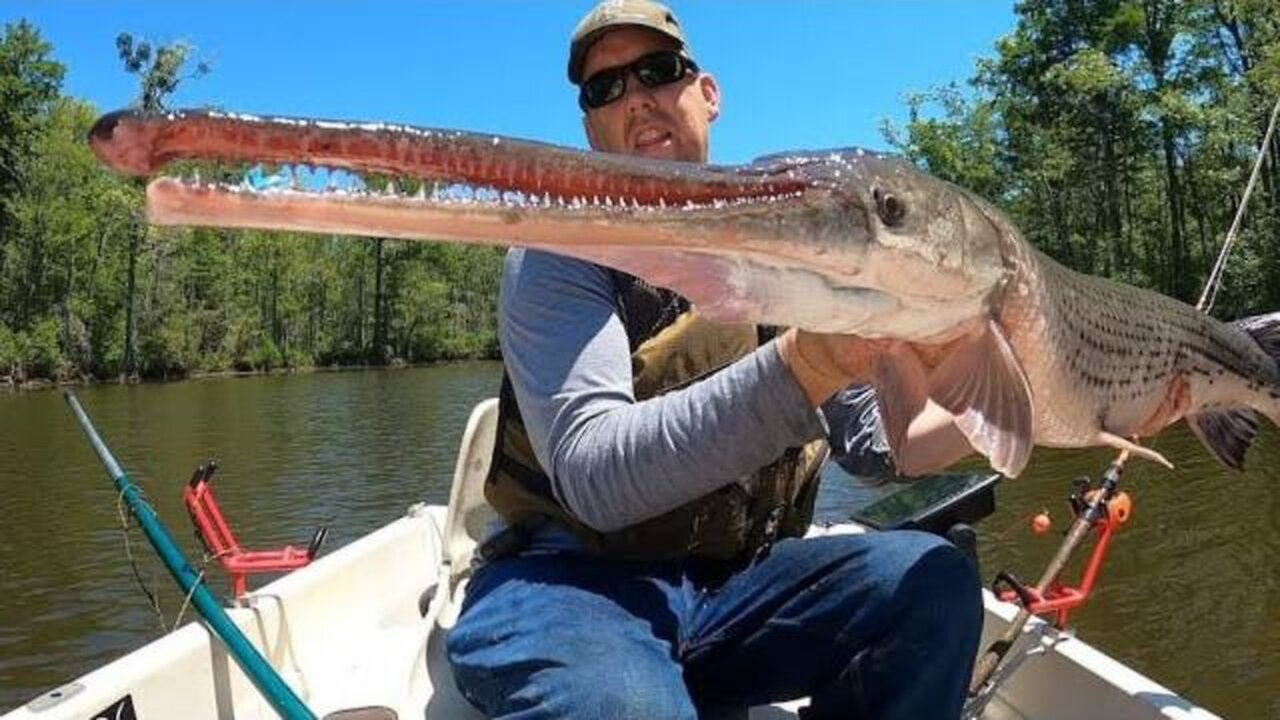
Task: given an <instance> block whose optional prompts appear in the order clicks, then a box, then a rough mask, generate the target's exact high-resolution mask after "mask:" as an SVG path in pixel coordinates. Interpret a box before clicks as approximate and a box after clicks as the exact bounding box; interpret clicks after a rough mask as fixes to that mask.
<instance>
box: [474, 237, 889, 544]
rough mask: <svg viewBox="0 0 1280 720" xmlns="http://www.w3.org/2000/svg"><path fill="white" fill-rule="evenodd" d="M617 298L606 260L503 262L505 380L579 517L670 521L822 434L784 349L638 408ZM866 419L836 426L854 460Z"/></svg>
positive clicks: (602, 522)
mask: <svg viewBox="0 0 1280 720" xmlns="http://www.w3.org/2000/svg"><path fill="white" fill-rule="evenodd" d="M615 303H616V294H615V289H614V284H613V278H612V276H611V275H610V274H609V273H608V272H607V271H606V270H604V269H603V268H600V267H599V266H596V265H593V264H591V263H587V262H583V261H579V260H573V259H571V258H565V257H561V256H558V255H553V254H550V253H545V252H540V251H535V250H521V249H513V250H511V251H510V252H509V253H508V255H507V260H506V267H505V270H504V275H503V282H502V293H501V309H500V314H499V341H500V343H501V345H502V352H503V357H504V358H505V362H506V367H507V372H508V374H509V376H510V378H511V385H512V388H513V390H514V391H515V395H516V399H517V401H518V402H519V404H520V411H521V414H522V416H523V419H524V423H525V427H526V428H527V430H528V433H529V440H530V442H531V443H532V446H533V450H534V453H535V455H536V456H537V458H538V461H539V462H540V463H541V465H542V467H543V469H544V470H545V471H546V472H547V474H548V475H549V476H550V478H551V485H552V489H553V491H554V492H555V493H556V496H557V499H558V500H559V501H560V502H561V503H562V504H563V505H564V506H565V507H566V508H567V509H569V511H570V512H572V513H573V514H574V515H575V516H576V517H578V518H579V519H580V520H582V522H584V523H586V524H587V525H589V526H591V527H593V528H595V529H597V530H600V531H602V532H608V531H612V530H617V529H619V528H623V527H626V526H628V525H632V524H634V523H636V522H640V521H642V520H646V519H648V518H651V517H655V516H657V515H661V514H662V513H664V512H667V511H668V510H672V509H674V508H676V507H679V506H680V505H682V504H684V503H686V502H688V501H690V500H693V499H695V498H698V497H701V496H702V495H706V494H707V493H709V492H711V491H713V490H716V489H717V488H719V487H722V486H723V485H725V484H728V483H730V482H735V481H739V480H741V479H743V478H746V477H748V476H750V475H751V474H752V473H754V472H755V471H756V470H757V469H759V468H760V467H761V466H763V465H764V464H766V463H768V462H770V461H771V460H773V459H774V458H776V457H777V456H778V455H779V454H781V453H782V451H783V450H784V449H786V448H787V447H791V446H795V445H799V444H802V443H804V442H807V441H809V440H812V439H814V438H817V437H820V436H821V435H822V434H823V432H824V431H825V429H826V427H825V424H824V422H823V417H822V415H821V413H819V412H818V411H815V410H814V409H812V408H811V407H809V404H808V401H807V399H806V398H805V395H804V392H803V391H802V390H801V388H800V386H799V385H798V384H797V383H796V381H795V378H794V377H793V376H792V374H791V372H790V370H789V369H788V368H787V367H786V365H785V364H784V363H783V362H782V358H781V357H780V356H779V354H778V350H777V348H776V346H775V345H774V343H767V344H765V345H762V346H761V347H760V348H758V349H757V350H756V351H754V352H752V353H751V354H749V355H747V356H745V357H743V358H742V359H740V360H739V361H737V362H735V363H734V364H732V365H730V366H729V367H727V368H725V369H724V370H722V371H720V372H718V373H715V374H714V375H712V376H711V377H709V378H707V379H705V380H703V381H700V382H697V383H693V384H692V385H689V386H688V387H685V388H682V389H680V390H676V391H672V392H669V393H666V394H663V395H660V396H658V397H655V398H651V399H648V400H645V401H643V402H636V400H635V397H634V395H633V391H632V375H631V351H630V348H629V345H628V342H627V335H626V330H625V328H624V326H623V323H622V320H621V319H620V318H619V316H618V314H617V307H616V304H615ZM865 394H866V393H865V391H863V392H862V395H865ZM855 402H861V403H862V404H864V405H865V399H864V400H855ZM863 414H864V413H862V412H860V411H859V412H852V413H845V416H847V417H852V419H853V422H849V423H844V425H847V426H848V427H847V428H845V427H842V428H837V430H838V431H839V432H838V433H837V434H838V435H839V436H840V437H844V438H846V440H839V439H837V442H836V443H833V445H834V446H835V447H836V450H837V453H839V452H840V451H841V450H845V449H848V448H849V446H850V445H855V446H856V447H857V448H864V447H865V448H868V451H869V453H870V454H869V455H867V453H859V452H855V456H859V457H860V456H863V455H867V456H868V457H870V458H871V459H872V461H873V462H874V461H875V459H876V458H874V457H871V456H875V455H877V453H876V451H875V450H874V449H872V448H871V447H870V443H868V442H863V441H862V440H857V439H856V438H863V437H864V436H866V433H865V432H863V431H862V430H860V429H858V426H860V418H861V416H862V415H863ZM868 437H869V436H868ZM851 438H852V439H851Z"/></svg>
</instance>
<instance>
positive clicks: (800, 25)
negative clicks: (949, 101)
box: [0, 0, 1014, 162]
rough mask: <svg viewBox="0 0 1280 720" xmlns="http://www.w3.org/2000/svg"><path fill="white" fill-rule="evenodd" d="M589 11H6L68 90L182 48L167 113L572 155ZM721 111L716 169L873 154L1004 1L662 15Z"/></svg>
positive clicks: (997, 25) (722, 6) (108, 80)
mask: <svg viewBox="0 0 1280 720" xmlns="http://www.w3.org/2000/svg"><path fill="white" fill-rule="evenodd" d="M592 4H593V3H592V2H590V1H589V0H588V1H585V2H583V1H578V0H574V1H573V2H568V1H563V2H561V1H558V0H557V1H555V2H551V1H549V0H538V1H537V2H534V1H533V0H524V1H521V2H516V1H515V0H504V1H503V2H479V1H476V0H468V1H466V2H463V1H461V0H455V1H454V2H413V3H409V2H398V3H392V2H375V1H366V2H360V3H357V2H337V1H330V2H322V1H320V0H310V1H308V2H302V1H301V0H278V1H271V2H264V1H262V0H259V1H258V2H241V1H238V0H237V1H224V0H218V1H216V2H200V3H195V2H163V3H160V2H155V3H151V2H147V3H144V2H123V1H122V2H112V3H98V2H72V1H70V0H65V1H58V0H46V1H44V2H25V1H20V0H4V2H2V3H0V20H2V21H3V22H13V21H15V20H17V19H19V18H26V19H28V20H30V21H31V22H33V23H34V24H35V25H36V26H37V27H38V28H40V31H41V33H42V35H43V36H44V38H45V39H46V40H48V41H49V42H50V43H52V44H53V46H54V55H55V57H56V58H57V59H58V60H59V61H61V62H62V63H63V64H65V65H66V66H67V78H66V82H65V84H64V91H65V92H67V93H68V94H71V95H76V96H78V97H83V98H85V99H87V100H89V101H91V102H93V103H94V104H95V105H97V106H98V107H99V108H101V109H103V110H106V109H114V108H117V107H121V106H124V105H127V104H128V103H129V102H130V101H131V100H132V99H133V97H134V96H135V94H136V81H135V79H134V78H133V77H132V76H129V75H126V74H125V72H124V71H123V69H122V68H121V64H120V62H119V60H118V59H117V58H116V56H115V46H114V41H115V37H116V35H117V34H118V33H120V32H130V33H133V34H134V35H135V36H136V37H145V38H146V39H149V40H151V41H153V42H160V43H164V42H171V41H175V40H183V41H186V42H188V43H190V44H192V45H194V46H195V47H196V48H197V54H198V56H199V57H201V58H204V59H207V60H209V61H210V62H211V64H212V66H213V69H212V72H211V73H210V74H208V75H207V76H205V77H203V78H200V79H198V80H195V81H191V82H189V83H187V84H186V86H185V87H183V88H182V89H180V90H179V92H178V94H177V95H176V97H175V98H174V99H173V100H171V101H170V105H171V106H173V107H185V106H203V105H214V106H220V107H223V108H226V109H229V110H237V111H245V112H255V113H270V114H284V115H303V116H311V117H328V118H340V119H353V120H354V119H358V120H386V121H395V122H403V123H409V124H414V125H426V126H435V127H456V128H465V129H469V130H480V131H491V132H498V133H503V134H508V135H517V136H521V137H527V138H533V139H538V140H543V141H547V142H555V143H560V144H565V145H572V146H578V147H581V146H583V145H584V141H583V139H582V130H581V121H580V114H579V111H578V109H577V105H576V103H575V100H574V98H575V94H574V89H573V88H572V87H571V86H570V85H569V84H568V81H567V80H566V79H565V76H564V64H565V54H566V51H567V46H568V36H569V34H570V32H571V30H572V28H573V26H574V24H575V23H576V22H577V20H578V19H579V17H581V15H582V14H583V13H585V12H586V10H587V9H589V8H590V7H591V5H592ZM672 5H673V8H674V9H675V11H676V13H677V14H678V15H679V16H680V18H681V20H682V22H683V23H684V26H685V28H686V31H687V32H688V33H689V36H690V40H691V43H692V45H693V49H694V53H695V56H696V57H697V59H698V60H699V61H700V63H701V64H702V65H703V67H704V69H707V70H709V71H711V72H713V73H714V74H715V75H716V76H717V77H718V78H719V80H720V85H721V90H722V93H723V96H724V113H723V116H722V117H721V119H720V120H719V122H717V124H716V127H715V129H714V130H713V135H712V160H713V161H716V162H740V161H745V160H748V159H750V158H752V157H755V156H758V155H763V154H766V153H769V152H775V151H779V150H785V149H791V148H819V147H837V146H848V145H862V146H868V147H882V146H883V145H884V142H883V140H882V138H881V136H880V132H879V130H878V126H879V123H880V121H881V120H882V119H884V118H891V119H901V118H902V117H903V115H904V113H903V108H904V102H903V96H904V94H905V93H908V92H911V91H915V90H924V89H927V88H929V87H931V86H934V85H937V84H940V83H944V82H947V81H950V80H960V81H963V80H965V79H966V78H968V77H969V76H970V74H971V73H972V69H973V64H974V60H975V59H976V58H977V57H979V56H980V55H984V54H990V53H991V52H992V45H993V43H994V42H995V41H996V39H998V38H999V37H1000V36H1002V35H1004V34H1005V33H1008V32H1009V31H1010V30H1012V29H1013V26H1014V16H1013V11H1012V4H1011V2H1008V1H1005V2H992V1H990V0H892V1H890V0H885V1H884V2H880V3H876V4H872V3H869V2H834V1H832V2H816V1H808V0H804V1H796V2H786V3H785V4H784V3H781V2H777V3H774V2H757V1H754V0H745V1H744V0H734V1H733V2H730V1H729V0H716V1H714V2H693V1H686V2H673V3H672Z"/></svg>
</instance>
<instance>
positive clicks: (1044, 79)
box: [886, 0, 1280, 317]
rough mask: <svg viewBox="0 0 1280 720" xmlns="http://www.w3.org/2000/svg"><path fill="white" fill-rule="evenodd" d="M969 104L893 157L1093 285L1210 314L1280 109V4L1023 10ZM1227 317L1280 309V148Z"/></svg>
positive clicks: (944, 108) (935, 117)
mask: <svg viewBox="0 0 1280 720" xmlns="http://www.w3.org/2000/svg"><path fill="white" fill-rule="evenodd" d="M1016 12H1017V16H1018V24H1017V27H1016V28H1015V29H1014V31H1013V32H1011V33H1010V34H1009V35H1007V36H1005V37H1004V38H1002V39H1001V40H1000V41H999V42H998V43H997V44H996V48H995V54H994V55H993V56H991V57H988V58H984V59H983V60H981V61H979V63H978V65H977V68H976V69H975V73H974V76H973V78H972V80H971V81H970V86H969V88H968V90H967V91H961V90H960V89H958V88H956V87H954V86H952V87H947V88H943V89H941V90H936V91H933V92H931V93H927V94H922V95H918V96H915V97H913V98H912V99H911V100H910V110H911V112H910V115H909V119H908V122H907V124H906V126H905V127H902V128H899V127H892V126H891V127H887V128H886V135H887V137H888V138H889V140H890V142H891V143H893V144H894V145H895V146H897V147H898V148H899V149H900V150H902V151H903V152H905V153H906V154H907V155H908V156H909V157H911V158H912V159H914V160H916V161H917V162H919V163H920V164H921V165H922V166H924V167H925V168H927V169H928V170H930V171H931V172H934V173H936V174H938V175H941V176H943V177H946V178H947V179H950V180H952V181H954V182H956V183H958V184H960V185H964V186H966V187H969V188H972V189H974V190H975V191H977V192H979V193H980V194H982V195H984V196H986V197H987V198H989V199H991V200H993V201H995V202H997V203H999V204H1000V205H1002V206H1003V207H1004V208H1005V209H1007V210H1008V211H1009V212H1010V213H1011V214H1012V216H1013V218H1014V220H1015V221H1016V222H1017V223H1018V225H1019V227H1021V229H1022V230H1023V232H1024V233H1025V235H1026V236H1027V238H1028V239H1029V240H1031V241H1032V242H1033V243H1035V244H1036V245H1037V246H1039V247H1040V248H1042V249H1043V250H1045V251H1046V252H1048V253H1050V254H1051V255H1053V256H1055V257H1056V258H1058V259H1059V260H1061V261H1063V262H1065V263H1066V264H1068V265H1070V266H1072V267H1074V268H1076V269H1078V270H1082V271H1084V272H1088V273H1093V274H1098V275H1108V276H1112V277H1116V278H1119V279H1122V280H1125V281H1127V282H1131V283H1134V284H1138V285H1144V286H1148V287H1153V288H1155V289H1158V290H1160V291H1162V292H1165V293H1167V294H1169V295H1172V296H1174V297H1177V298H1179V299H1182V300H1184V301H1187V302H1191V303H1194V302H1196V300H1197V299H1198V297H1199V293H1200V290H1201V288H1202V286H1203V284H1204V282H1205V279H1206V278H1207V276H1208V274H1209V270H1210V268H1211V267H1212V265H1213V262H1214V260H1215V258H1216V255H1217V253H1218V249H1219V246H1220V245H1221V241H1222V237H1223V235H1224V234H1225V232H1226V229H1227V227H1228V226H1229V225H1230V223H1231V218H1232V216H1233V214H1234V212H1235V208H1236V206H1237V205H1238V204H1239V201H1240V197H1241V193H1242V192H1243V190H1244V187H1245V181H1246V179H1247V177H1248V173H1249V170H1250V168H1251V166H1252V162H1253V159H1254V157H1255V156H1256V154H1257V152H1258V145H1259V144H1260V143H1261V141H1262V135H1263V130H1264V129H1265V126H1266V117H1267V114H1268V113H1269V111H1270V109H1271V106H1272V104H1273V103H1274V102H1275V101H1276V98H1277V97H1278V96H1280V4H1278V3H1275V2H1274V1H1273V0H1234V1H1233V0H1188V1H1185V2H1179V1H1174V0H1127V1H1125V0H1101V1H1099V2H1078V1H1075V0H1023V1H1022V2H1020V3H1018V5H1017V6H1016ZM1266 153H1267V155H1268V157H1269V158H1270V159H1271V162H1269V163H1268V165H1267V166H1266V167H1265V168H1264V171H1263V177H1262V183H1261V184H1260V187H1259V188H1258V190H1257V191H1255V194H1254V197H1253V199H1252V202H1251V204H1250V212H1249V218H1248V222H1247V224H1246V226H1245V229H1244V231H1243V232H1242V234H1241V235H1240V237H1239V238H1238V241H1237V243H1238V244H1237V245H1236V250H1235V251H1234V254H1233V256H1232V258H1231V261H1230V264H1229V265H1228V269H1227V273H1226V278H1225V284H1224V286H1223V289H1222V292H1221V294H1220V295H1219V298H1218V302H1217V305H1216V306H1215V308H1214V311H1215V313H1217V314H1219V315H1222V316H1228V317H1229V316H1236V315H1242V314H1247V313H1252V312H1261V311H1265V310H1276V309H1278V308H1280V235H1278V234H1277V231H1278V230H1280V137H1277V138H1276V139H1275V140H1273V142H1272V143H1271V144H1270V147H1268V148H1267V149H1266Z"/></svg>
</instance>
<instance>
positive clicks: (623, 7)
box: [569, 0, 693, 85]
mask: <svg viewBox="0 0 1280 720" xmlns="http://www.w3.org/2000/svg"><path fill="white" fill-rule="evenodd" d="M623 27H646V28H649V29H651V30H656V31H658V32H660V33H662V34H663V35H666V36H667V37H669V38H671V39H672V40H675V41H676V42H678V43H680V47H679V50H680V54H681V55H684V56H685V57H687V58H689V59H690V60H692V59H693V56H692V55H690V53H689V43H688V42H686V41H685V39H684V31H683V30H681V29H680V21H679V20H677V19H676V16H675V13H673V12H671V9H670V8H668V7H667V6H666V5H663V4H662V3H658V2H653V1H652V0H604V2H602V3H600V4H599V5H596V6H595V7H594V8H592V9H591V12H589V13H587V14H586V17H583V18H582V20H581V21H580V22H579V23H578V27H577V28H576V29H574V31H573V40H571V41H570V43H569V82H571V83H573V84H574V85H580V84H581V83H582V80H583V77H582V66H583V63H584V62H585V61H586V58H587V51H588V50H590V49H591V46H592V45H593V44H594V43H595V41H596V40H599V39H600V38H601V36H603V35H604V34H605V33H607V32H609V31H611V30H617V29H618V28H623Z"/></svg>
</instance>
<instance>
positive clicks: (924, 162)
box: [0, 0, 1280, 382]
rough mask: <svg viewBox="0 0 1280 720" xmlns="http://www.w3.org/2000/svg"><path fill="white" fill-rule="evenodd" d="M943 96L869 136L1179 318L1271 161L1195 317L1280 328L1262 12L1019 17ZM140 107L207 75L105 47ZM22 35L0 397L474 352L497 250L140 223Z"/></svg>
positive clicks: (7, 207)
mask: <svg viewBox="0 0 1280 720" xmlns="http://www.w3.org/2000/svg"><path fill="white" fill-rule="evenodd" d="M1015 15H1016V26H1015V27H1014V29H1013V30H1012V31H1011V32H1010V33H1008V34H1007V35H1005V36H1004V37H1003V38H1001V39H1000V40H999V41H998V42H997V43H996V45H995V47H994V48H993V51H992V53H991V54H990V55H988V56H986V57H983V58H981V59H979V60H978V62H977V63H976V66H975V67H974V69H973V71H972V76H971V77H970V78H969V79H968V80H967V81H966V82H964V83H953V84H950V85H947V86H944V87H941V88H935V89H932V90H928V91H924V92H919V93H914V94H912V95H910V96H908V98H907V120H906V121H905V123H902V124H886V125H885V128H884V132H885V137H886V139H887V141H888V142H889V143H890V144H891V145H893V146H894V147H895V148H896V149H897V150H898V151H900V152H902V153H904V154H905V155H906V156H908V157H910V158H911V159H912V160H914V161H915V162H917V163H918V164H920V165H921V166H922V167H923V168H925V169H926V170H928V171H929V172H931V173H933V174H935V175H938V176H940V177H943V178H946V179H949V180H951V181H953V182H955V183H957V184H959V185H961V186H963V187H967V188H970V189H972V190H973V191H975V192H976V193H978V194H979V195H981V196H983V197H985V198H987V199H989V200H991V201H993V202H995V203H997V204H999V205H1000V206H1001V207H1003V208H1004V209H1006V210H1007V211H1008V212H1009V213H1010V214H1011V216H1012V217H1013V219H1014V220H1015V222H1016V223H1017V224H1018V225H1019V227H1020V228H1021V229H1022V231H1023V232H1024V234H1025V235H1026V237H1027V239H1028V240H1030V241H1031V242H1032V243H1034V244H1035V245H1037V246H1038V247H1040V248H1041V249H1043V250H1044V251H1046V252H1047V253H1049V254H1050V255H1052V256H1054V257H1055V258H1057V259H1058V260H1060V261H1061V262H1064V263H1065V264H1067V265H1069V266H1071V267H1073V268H1075V269H1078V270H1081V271H1083V272H1087V273H1091V274H1097V275H1105V276H1110V277H1115V278H1117V279H1120V280H1123V281H1125V282H1129V283H1132V284H1135V285H1140V286H1145V287H1151V288H1154V289H1156V290H1159V291H1161V292H1164V293H1166V294H1168V295H1171V296H1173V297H1177V298H1179V299H1181V300H1184V301H1188V302H1195V300H1196V298H1197V295H1198V293H1199V290H1200V287H1201V285H1202V283H1203V282H1204V279H1205V278H1206V276H1207V275H1208V272H1209V268H1210V267H1211V266H1212V264H1213V262H1214V260H1215V257H1216V254H1217V252H1218V248H1219V245H1220V242H1221V238H1222V235H1223V232H1224V230H1225V229H1226V228H1227V226H1228V225H1229V224H1230V221H1231V218H1232V216H1233V215H1234V213H1235V212H1236V209H1237V207H1238V206H1239V204H1240V202H1241V194H1242V191H1243V189H1244V187H1245V181H1246V179H1247V176H1248V173H1249V170H1250V167H1251V165H1252V161H1253V159H1254V158H1255V157H1256V156H1257V155H1258V154H1259V153H1261V154H1262V155H1264V156H1265V157H1266V158H1267V163H1266V165H1265V166H1264V168H1263V171H1262V176H1261V183H1260V186H1259V188H1258V190H1257V191H1256V192H1255V195H1254V198H1253V200H1252V201H1251V204H1250V207H1249V214H1248V219H1247V222H1246V224H1245V226H1244V229H1243V232H1242V233H1241V235H1240V238H1239V242H1238V244H1237V246H1236V250H1235V252H1234V254H1233V256H1232V258H1231V262H1230V265H1229V267H1228V269H1227V272H1226V281H1225V284H1224V286H1223V289H1222V292H1221V295H1220V296H1219V299H1218V302H1217V304H1216V306H1215V308H1214V311H1215V313H1216V314H1219V315H1222V316H1224V317H1232V316H1238V315H1242V314H1247V313H1254V312H1262V311H1272V310H1277V309H1280V138H1276V139H1273V140H1272V142H1270V143H1269V144H1268V145H1267V146H1266V147H1261V141H1262V137H1263V133H1264V130H1265V126H1266V122H1267V117H1268V112H1269V110H1270V108H1271V106H1272V104H1273V103H1274V102H1275V101H1276V99H1277V98H1278V97H1280V3H1275V2H1274V0H1022V1H1021V2H1018V3H1017V4H1016V5H1015ZM116 50H117V54H118V56H119V59H120V61H121V62H122V65H123V70H124V71H125V72H129V73H132V74H134V75H135V76H136V77H137V79H138V87H139V91H138V105H139V106H140V107H144V108H148V109H156V108H160V107H162V106H163V103H164V100H165V99H166V97H167V96H168V95H169V94H170V93H172V92H173V91H174V89H176V88H177V87H178V85H179V84H180V83H182V82H184V81H187V80H190V79H194V78H196V77H198V76H200V75H201V74H203V73H204V72H207V71H208V68H207V67H206V66H204V65H203V64H200V63H195V64H194V66H193V64H192V62H191V60H192V58H191V57H190V56H189V55H190V49H189V48H187V47H186V46H183V45H180V44H175V45H169V46H163V47H152V46H150V45H149V44H147V43H145V42H135V41H134V39H133V38H132V37H130V36H128V35H122V36H121V37H120V38H118V39H117V45H116ZM63 73H64V68H63V66H62V65H61V64H59V63H58V62H57V61H56V60H55V59H53V50H52V48H51V47H50V45H49V44H48V43H47V42H45V41H44V40H43V39H42V38H41V37H40V34H39V31H38V30H37V29H36V28H34V27H33V26H32V25H30V24H28V23H26V22H18V23H13V24H9V25H7V26H6V27H5V32H4V36H3V38H0V378H8V379H9V380H10V381H11V382H12V381H24V380H30V379H33V378H50V379H76V378H121V377H124V378H131V377H182V376H185V375H188V374H191V373H196V372H207V371H219V370H228V369H233V370H270V369H275V368H282V367H308V366H324V365H333V364H340V365H347V364H383V363H397V362H422V361H432V360H440V359H452V358H464V357H493V356H495V355H496V352H497V342H496V337H495V334H496V333H495V322H494V317H495V307H496V295H497V286H498V281H499V275H500V268H501V252H500V251H497V250H494V249H488V248H467V247H458V246H454V245H449V244H433V243H419V242H401V241H394V240H387V239H378V238H373V239H370V240H369V241H367V242H358V241H353V240H351V239H347V238H336V237H316V236H308V237H305V238H303V237H298V236H296V235H294V234H290V233H279V232H261V231H229V230H219V229H202V228H162V227H149V226H148V225H147V223H146V222H145V218H144V214H143V210H142V203H143V198H142V185H141V183H140V182H138V181H136V180H130V179H125V178H120V177H117V176H115V175H113V174H111V173H110V172H108V171H106V170H104V169H103V168H102V167H101V166H100V165H99V164H98V163H97V162H96V160H95V159H94V158H93V157H92V155H91V153H90V152H89V150H88V148H87V147H86V144H85V142H84V138H85V134H86V132H87V131H88V129H89V127H90V125H91V124H92V122H93V121H94V119H95V117H96V116H97V114H98V109H96V108H93V107H91V106H90V105H88V104H87V103H85V102H83V101H81V100H78V99H76V98H72V97H68V96H66V95H64V94H63V93H62V90H61V84H62V78H63Z"/></svg>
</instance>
